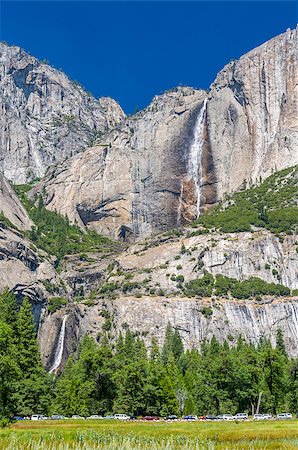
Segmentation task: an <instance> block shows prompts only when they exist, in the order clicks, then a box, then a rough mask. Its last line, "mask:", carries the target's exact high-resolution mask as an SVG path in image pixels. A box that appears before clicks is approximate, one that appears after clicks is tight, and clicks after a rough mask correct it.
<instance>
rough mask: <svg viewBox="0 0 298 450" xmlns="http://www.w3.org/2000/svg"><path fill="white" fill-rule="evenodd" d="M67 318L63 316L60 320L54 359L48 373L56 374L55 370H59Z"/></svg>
mask: <svg viewBox="0 0 298 450" xmlns="http://www.w3.org/2000/svg"><path fill="white" fill-rule="evenodd" d="M67 317H68V316H67V315H66V316H64V317H63V320H62V325H61V329H60V334H59V339H58V345H57V348H56V351H55V359H54V362H53V365H52V367H51V368H50V370H49V373H53V372H56V370H57V369H59V367H60V365H61V362H62V356H63V350H64V339H65V329H66V320H67Z"/></svg>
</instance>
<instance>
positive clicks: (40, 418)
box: [31, 414, 48, 420]
mask: <svg viewBox="0 0 298 450" xmlns="http://www.w3.org/2000/svg"><path fill="white" fill-rule="evenodd" d="M47 419H48V418H47V416H44V415H43V414H33V416H31V420H47Z"/></svg>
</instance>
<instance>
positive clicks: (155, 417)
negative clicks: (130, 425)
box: [143, 416, 160, 421]
mask: <svg viewBox="0 0 298 450" xmlns="http://www.w3.org/2000/svg"><path fill="white" fill-rule="evenodd" d="M143 420H152V421H157V420H160V417H158V416H144V417H143Z"/></svg>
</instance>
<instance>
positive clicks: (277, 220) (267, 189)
mask: <svg viewBox="0 0 298 450" xmlns="http://www.w3.org/2000/svg"><path fill="white" fill-rule="evenodd" d="M297 170H298V166H295V167H291V168H289V169H285V170H282V171H280V172H276V173H275V174H273V175H271V176H270V177H268V178H267V179H266V180H265V181H264V182H262V183H261V184H259V185H257V186H254V187H251V188H250V189H247V190H243V191H241V192H238V193H236V194H234V195H233V196H232V197H230V198H228V199H227V200H225V201H224V202H222V203H220V204H219V205H218V206H216V207H215V208H214V209H213V210H212V211H210V212H209V213H207V214H202V215H201V216H200V217H199V218H198V219H197V220H196V221H195V222H194V226H197V225H203V226H204V227H205V228H207V229H211V228H215V229H218V230H220V231H223V232H228V233H229V232H230V233H234V232H241V231H251V229H252V228H251V227H252V226H255V227H261V228H266V229H268V230H270V231H272V232H273V233H276V234H279V233H286V234H292V233H293V232H295V230H297V226H298V207H297V190H298V176H297V175H298V174H297Z"/></svg>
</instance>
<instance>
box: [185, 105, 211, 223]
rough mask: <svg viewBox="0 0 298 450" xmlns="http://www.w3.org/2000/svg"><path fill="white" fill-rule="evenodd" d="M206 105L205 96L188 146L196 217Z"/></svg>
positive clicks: (198, 208)
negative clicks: (191, 140)
mask: <svg viewBox="0 0 298 450" xmlns="http://www.w3.org/2000/svg"><path fill="white" fill-rule="evenodd" d="M206 105H207V98H205V100H204V103H203V106H202V108H201V109H200V112H199V114H198V117H197V120H196V124H195V131H194V138H193V142H192V144H191V147H190V151H189V156H188V164H187V175H188V178H189V179H192V180H193V181H194V183H195V188H196V194H197V217H198V216H199V215H200V200H201V184H202V181H201V180H202V164H201V160H202V150H203V130H204V121H205V111H206Z"/></svg>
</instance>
